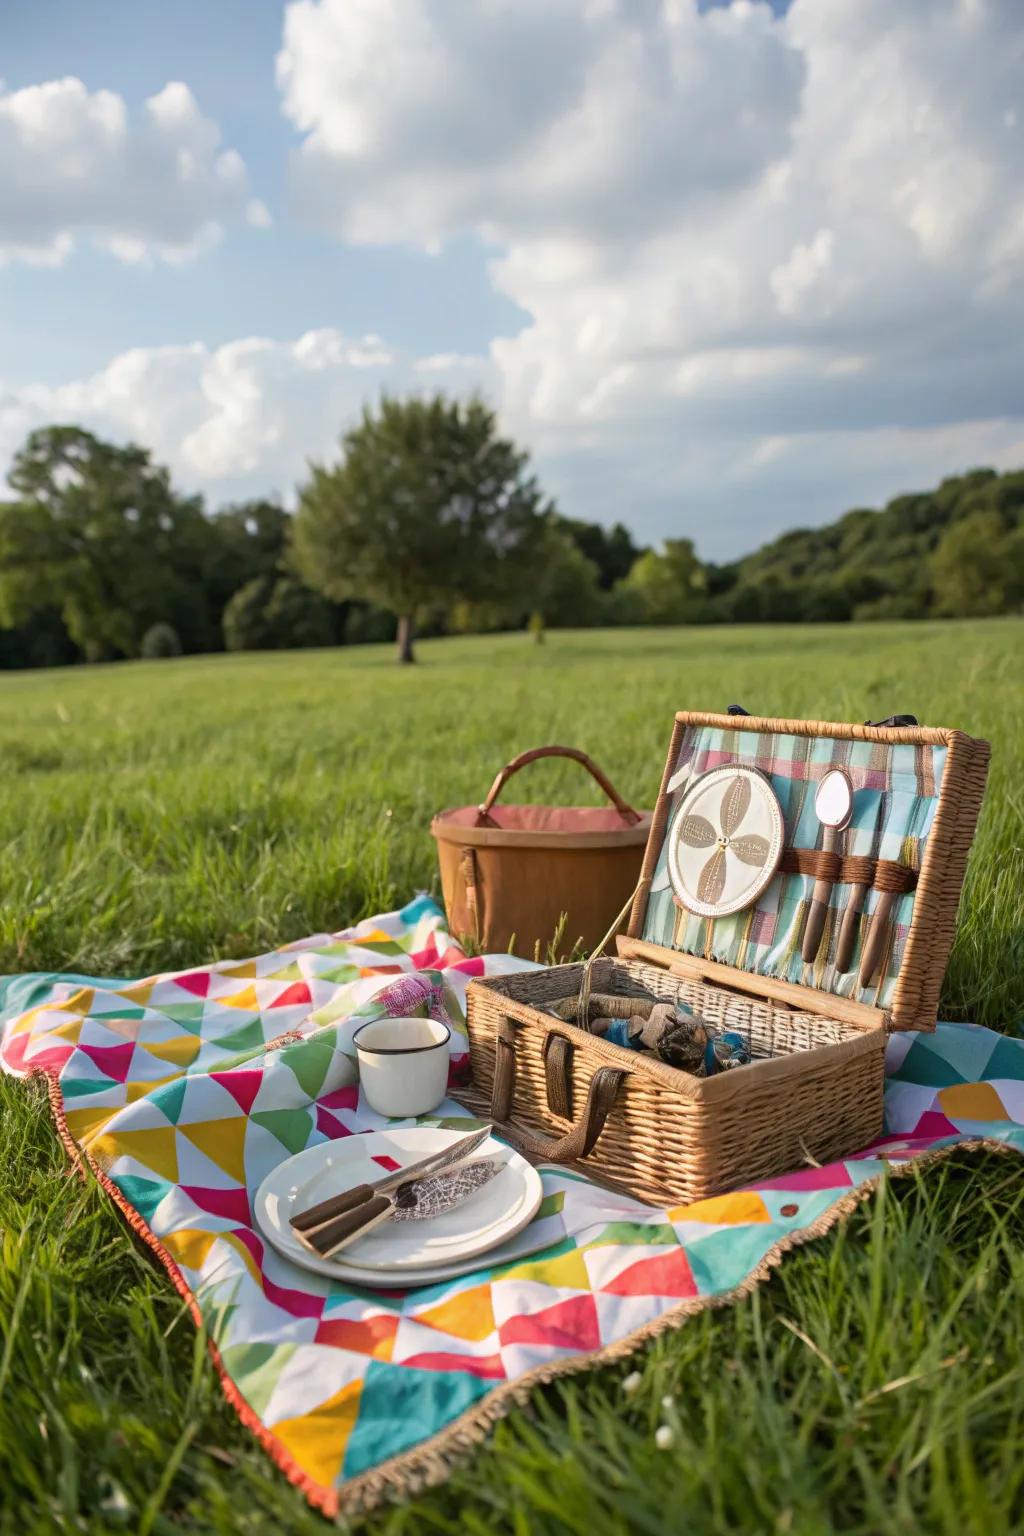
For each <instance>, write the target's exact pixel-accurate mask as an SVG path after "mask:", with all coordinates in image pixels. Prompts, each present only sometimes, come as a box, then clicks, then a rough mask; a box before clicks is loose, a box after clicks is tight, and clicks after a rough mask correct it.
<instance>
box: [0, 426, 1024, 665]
mask: <svg viewBox="0 0 1024 1536" xmlns="http://www.w3.org/2000/svg"><path fill="white" fill-rule="evenodd" d="M8 484H9V487H10V490H11V492H12V493H13V495H12V497H11V499H8V500H6V501H0V668H8V667H26V666H31V667H35V666H59V665H67V664H68V663H70V662H74V661H78V660H81V659H82V658H83V657H84V658H85V659H87V660H93V661H102V660H109V659H117V658H120V657H135V656H167V655H173V654H176V653H177V651H178V650H179V649H180V651H181V652H183V653H185V654H188V653H192V652H196V651H206V650H219V649H221V648H222V647H223V646H225V645H227V647H228V648H229V649H262V648H274V649H277V648H281V649H283V648H286V647H287V648H291V647H296V646H308V645H331V644H339V643H344V644H360V643H364V642H372V641H377V642H380V641H386V640H390V639H392V638H393V637H394V636H395V633H396V629H397V632H398V638H399V642H400V654H402V655H404V656H407V657H408V656H410V655H411V654H412V635H413V629H414V627H415V629H416V630H417V631H418V632H419V633H423V634H446V633H451V632H463V633H468V632H472V631H475V630H481V629H518V628H522V627H523V626H524V625H527V624H528V625H529V627H530V629H531V630H532V632H533V633H534V634H535V635H536V636H537V637H538V638H542V637H543V634H544V631H545V629H546V628H549V627H551V628H554V627H561V626H574V627H579V628H584V627H589V626H594V625H615V624H622V625H627V624H691V623H704V624H706V623H793V622H800V621H808V622H815V621H821V622H840V621H847V620H865V619H885V618H891V619H916V618H925V617H929V616H931V615H935V616H950V617H961V616H962V617H984V616H987V615H991V614H1000V613H1014V612H1020V611H1021V610H1022V609H1024V470H1019V471H1015V472H1011V473H1008V474H997V473H996V472H995V471H994V470H991V469H976V470H972V471H970V472H969V473H968V474H964V475H959V476H955V477H953V478H951V479H947V480H944V481H943V482H942V484H941V485H940V486H938V487H937V488H936V489H935V490H933V491H923V492H914V493H912V494H909V495H904V496H897V497H895V498H894V499H893V500H892V501H890V502H889V504H888V505H887V506H886V507H884V508H883V509H882V510H881V511H878V512H875V511H871V510H869V509H867V508H857V509H855V510H853V511H851V512H847V513H846V514H845V516H843V517H841V518H839V519H838V520H837V521H836V522H834V523H830V524H827V525H825V526H823V527H820V528H805V529H796V530H793V531H791V532H789V533H785V534H783V535H782V536H781V537H779V538H777V539H773V540H772V541H770V542H769V543H767V544H765V545H764V546H763V547H762V548H761V549H759V550H756V551H755V552H754V553H752V554H750V555H747V556H746V557H745V558H743V559H741V560H736V561H733V562H730V563H728V564H721V565H717V564H714V563H710V562H708V563H704V562H702V561H701V560H700V558H699V556H698V553H697V551H696V549H695V548H694V545H693V543H692V542H691V541H690V540H689V539H685V538H669V539H666V540H665V542H664V544H663V546H662V547H661V548H660V549H643V548H640V547H638V546H637V545H636V544H635V543H634V542H633V539H632V536H631V535H630V533H629V531H628V529H627V528H626V527H625V526H624V525H623V524H622V523H615V524H614V525H612V526H611V527H602V526H601V525H599V524H596V523H588V522H585V521H583V520H581V519H578V518H566V517H563V516H561V515H560V514H559V513H558V512H557V511H556V510H555V509H554V508H553V507H552V506H551V505H550V503H549V502H548V501H547V500H546V499H545V497H544V496H543V494H542V492H541V490H540V488H539V487H538V485H537V482H536V480H535V478H534V477H533V475H532V473H531V471H530V466H529V461H528V458H527V455H526V454H525V453H524V452H523V451H522V450H521V449H519V448H517V447H516V445H515V444H514V443H512V442H510V441H508V440H507V439H506V438H503V437H502V436H501V435H500V433H499V432H498V429H497V425H496V422H495V417H494V414H493V412H491V411H490V410H489V409H488V408H487V406H486V405H484V404H483V402H482V401H480V400H479V399H476V398H471V399H469V400H466V401H463V402H459V401H453V400H450V399H447V398H446V397H444V396H435V397H433V398H421V397H414V398H412V399H408V400H395V399H391V398H387V397H385V398H384V399H383V400H382V401H381V402H380V404H379V405H378V406H377V407H375V408H373V409H367V410H366V411H365V412H364V414H363V417H362V419H361V421H360V422H359V423H358V424H357V425H356V426H355V427H354V428H353V429H352V431H350V432H348V433H346V434H345V436H344V437H343V438H342V440H341V454H340V457H339V460H338V462H337V463H335V464H333V465H330V466H320V465H317V466H314V467H313V468H312V470H311V473H310V477H309V480H308V483H307V484H306V485H305V486H304V487H303V488H302V490H301V496H300V503H299V511H298V513H297V515H296V516H294V517H293V516H292V514H290V513H289V512H287V511H286V510H285V509H284V507H282V506H281V505H280V504H279V503H278V502H276V501H274V500H271V499H256V500H252V501H247V502H241V503H237V504H234V505H231V506H227V507H224V508H222V509H220V510H219V511H214V512H212V513H208V512H207V511H206V510H205V508H204V506H203V503H202V501H201V499H200V498H199V497H196V496H189V495H186V494H184V493H182V492H181V491H180V490H179V489H177V488H176V487H175V486H174V484H173V483H172V480H171V476H170V473H169V471H168V470H167V469H166V468H165V467H164V466H162V465H160V464H156V463H154V462H153V460H152V458H151V456H150V454H149V453H148V451H147V450H146V449H145V448H142V447H139V446H137V445H133V444H127V445H116V444H112V443H107V442H104V441H103V440H102V439H100V438H98V437H96V436H95V435H94V434H92V433H90V432H87V431H85V430H84V429H83V428H81V427H76V426H54V427H47V428H45V429H42V430H40V431H37V432H33V433H32V434H31V435H30V436H29V437H28V439H27V440H26V442H25V444H24V445H23V447H22V448H21V450H20V451H19V452H18V454H17V455H16V456H15V459H14V462H13V465H12V467H11V470H10V472H9V475H8Z"/></svg>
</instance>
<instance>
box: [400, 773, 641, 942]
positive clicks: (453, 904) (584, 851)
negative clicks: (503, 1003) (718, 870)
mask: <svg viewBox="0 0 1024 1536" xmlns="http://www.w3.org/2000/svg"><path fill="white" fill-rule="evenodd" d="M544 757H567V758H571V759H572V760H573V761H574V762H577V763H579V764H580V765H581V767H583V768H585V769H586V770H587V772H588V773H589V774H590V775H591V777H592V778H593V779H595V780H596V782H597V783H598V784H599V785H600V787H601V789H602V790H603V791H604V793H605V794H606V795H607V797H608V799H609V800H610V801H611V804H610V805H607V806H590V805H499V804H498V796H499V795H500V794H501V792H502V790H503V789H504V787H505V785H506V784H507V783H508V781H509V779H510V778H512V776H513V774H516V773H518V772H519V771H520V769H522V768H525V767H527V765H528V764H530V763H534V762H536V761H537V760H538V759H539V758H544ZM650 825H651V813H650V812H649V811H635V810H634V809H633V807H632V806H630V805H627V804H626V802H625V800H623V798H622V796H621V795H620V794H619V792H618V790H617V789H616V788H615V787H614V785H613V784H612V783H611V780H610V779H608V778H607V776H606V775H605V774H604V773H602V771H601V769H600V768H599V767H598V766H597V764H596V763H595V762H594V761H593V759H592V758H590V757H588V756H587V754H586V753H585V752H581V751H579V749H578V748H576V747H558V746H548V747H534V748H533V750H532V751H530V752H521V753H520V754H519V756H518V757H515V758H513V759H512V761H511V762H510V763H506V765H505V767H504V768H502V769H501V771H500V772H499V773H498V774H497V775H496V777H495V779H494V782H493V784H492V785H491V787H490V789H489V790H488V792H487V796H486V798H485V799H484V800H483V801H482V802H481V804H480V805H463V806H457V807H456V808H455V809H453V810H447V811H441V812H440V813H439V814H438V815H437V816H435V817H434V819H433V821H432V823H431V826H430V830H431V833H432V834H433V836H434V838H435V839H436V841H437V852H438V861H439V863H440V866H441V886H442V889H443V891H444V904H445V910H446V911H447V913H448V926H449V928H450V929H451V931H452V933H454V934H455V935H456V936H457V937H459V938H468V939H469V940H470V941H471V943H472V944H473V945H474V947H475V948H477V949H481V950H491V951H493V950H507V949H508V948H509V947H510V945H514V947H515V951H516V953H517V954H520V955H523V956H524V957H525V958H527V959H531V958H533V957H534V955H542V954H545V953H546V951H547V949H548V946H549V945H550V944H551V943H552V942H553V941H556V936H557V935H559V934H560V936H561V937H560V938H557V949H556V951H555V953H556V955H567V954H572V953H573V952H574V951H575V952H576V953H579V951H580V950H590V949H593V948H594V946H595V945H596V944H599V943H600V942H601V939H602V937H603V936H604V934H606V933H607V931H608V925H609V923H611V922H612V921H613V920H614V918H615V914H616V913H617V912H619V911H620V910H621V908H622V905H623V903H624V902H625V901H627V900H628V898H629V895H630V892H631V891H633V890H634V889H635V888H636V882H637V877H638V875H639V873H640V865H641V863H642V861H643V856H644V847H645V845H646V842H647V834H648V832H649V830H650Z"/></svg>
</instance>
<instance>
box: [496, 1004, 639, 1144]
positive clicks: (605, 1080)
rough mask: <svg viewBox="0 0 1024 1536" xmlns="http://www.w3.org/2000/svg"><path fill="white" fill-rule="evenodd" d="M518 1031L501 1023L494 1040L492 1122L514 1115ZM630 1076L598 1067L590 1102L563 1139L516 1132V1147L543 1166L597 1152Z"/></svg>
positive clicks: (509, 1023)
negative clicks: (603, 1132) (614, 1107)
mask: <svg viewBox="0 0 1024 1536" xmlns="http://www.w3.org/2000/svg"><path fill="white" fill-rule="evenodd" d="M515 1038H516V1029H515V1025H514V1024H513V1023H512V1021H511V1019H508V1018H505V1019H502V1021H501V1024H500V1026H499V1028H498V1036H497V1039H496V1040H495V1049H496V1052H497V1056H496V1060H495V1063H494V1088H493V1091H492V1094H491V1119H492V1120H493V1121H495V1122H496V1123H497V1124H498V1125H501V1124H503V1123H504V1122H505V1121H506V1120H507V1119H508V1118H509V1115H510V1114H511V1113H512V1098H513V1091H514V1089H515V1075H516V1046H515ZM627 1075H628V1074H627V1073H625V1072H623V1071H622V1069H621V1068H620V1067H598V1069H597V1071H596V1072H595V1073H594V1075H593V1077H592V1078H591V1079H590V1086H589V1088H588V1089H587V1100H586V1103H585V1104H584V1106H583V1108H582V1110H581V1111H580V1113H579V1115H578V1116H577V1117H576V1121H575V1123H574V1125H573V1126H572V1127H571V1129H570V1130H568V1131H567V1132H566V1133H565V1135H564V1136H556V1137H554V1138H552V1139H550V1140H548V1139H546V1138H543V1137H540V1136H528V1135H524V1134H522V1133H521V1132H519V1131H517V1132H516V1137H515V1141H516V1146H517V1147H519V1148H520V1150H521V1151H523V1152H525V1153H526V1155H527V1157H532V1158H535V1159H536V1160H537V1161H538V1162H543V1163H574V1162H576V1161H577V1160H578V1159H579V1158H582V1157H586V1156H587V1154H588V1153H589V1152H592V1151H593V1150H594V1147H595V1145H596V1143H597V1138H598V1137H599V1136H600V1134H601V1132H602V1131H603V1130H604V1125H605V1121H606V1120H607V1119H608V1115H609V1114H610V1112H611V1109H612V1107H613V1105H614V1103H615V1100H616V1099H617V1098H618V1094H619V1088H620V1087H621V1085H622V1082H623V1079H624V1078H625V1077H626V1076H627Z"/></svg>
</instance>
